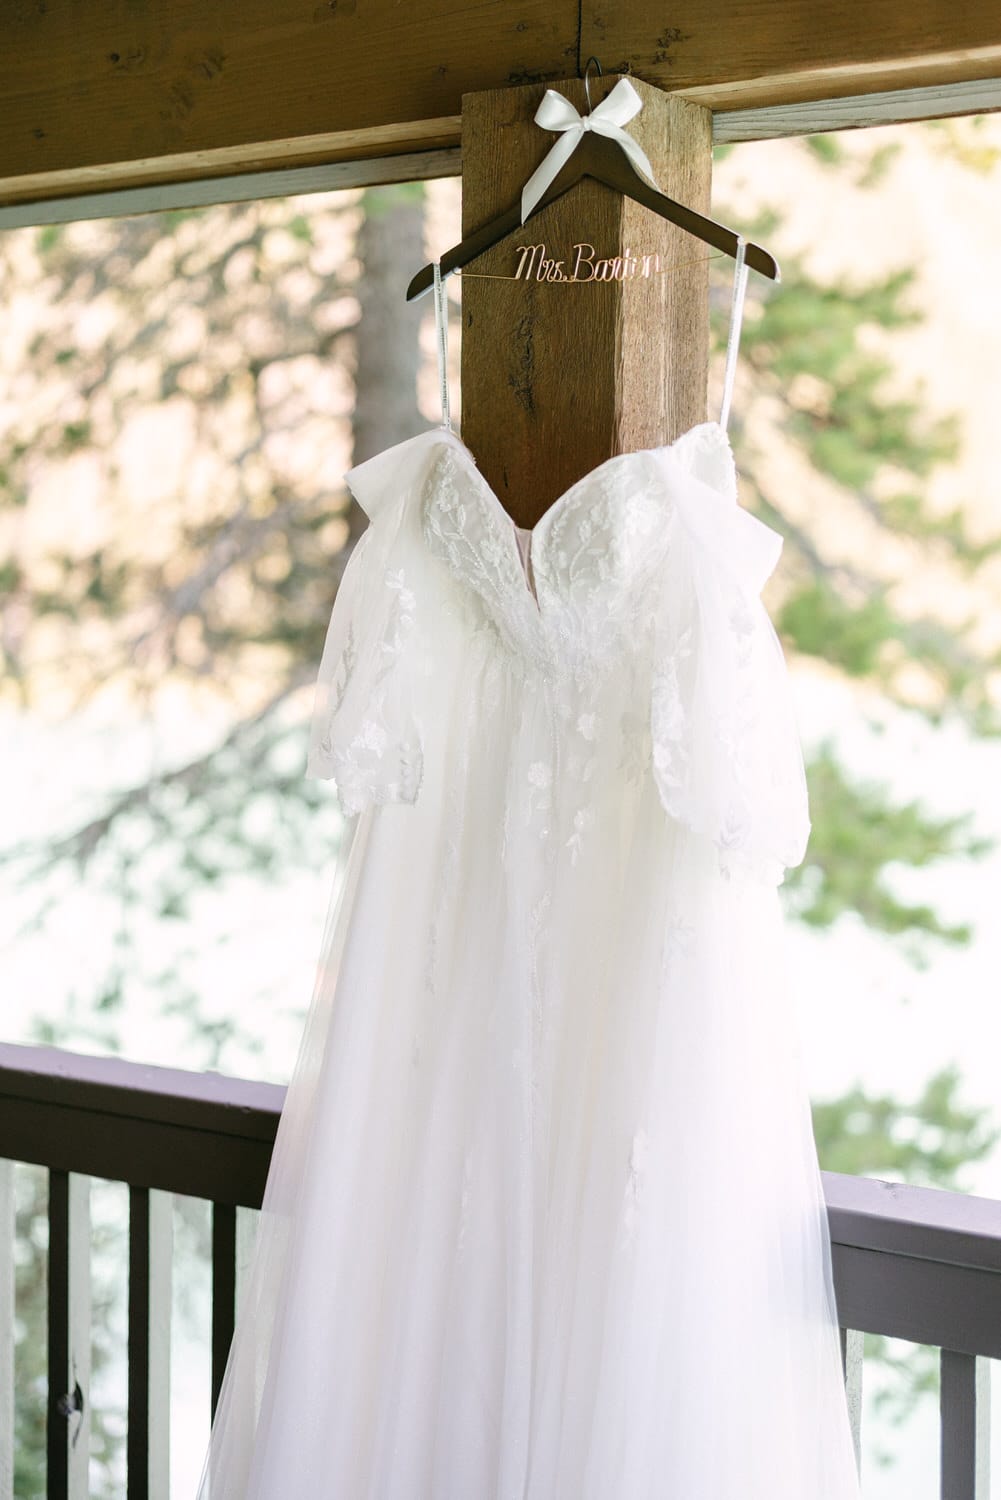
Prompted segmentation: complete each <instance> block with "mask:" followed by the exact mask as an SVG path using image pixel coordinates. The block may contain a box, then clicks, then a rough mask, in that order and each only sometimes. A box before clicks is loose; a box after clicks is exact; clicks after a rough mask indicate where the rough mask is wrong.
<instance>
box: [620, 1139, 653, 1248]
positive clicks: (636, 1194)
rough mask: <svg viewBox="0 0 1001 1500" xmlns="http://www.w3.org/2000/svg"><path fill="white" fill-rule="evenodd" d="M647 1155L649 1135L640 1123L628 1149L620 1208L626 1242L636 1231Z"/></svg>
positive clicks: (648, 1154) (647, 1159) (648, 1155)
mask: <svg viewBox="0 0 1001 1500" xmlns="http://www.w3.org/2000/svg"><path fill="white" fill-rule="evenodd" d="M649 1157H650V1137H649V1135H648V1134H647V1132H646V1130H645V1129H644V1128H643V1127H642V1125H641V1126H640V1127H639V1129H638V1130H637V1131H636V1133H635V1135H634V1136H633V1139H632V1145H631V1147H630V1151H629V1176H628V1178H627V1180H626V1191H625V1200H624V1206H623V1210H622V1235H623V1239H624V1241H625V1243H626V1244H629V1243H630V1241H631V1240H632V1239H633V1238H634V1236H635V1233H636V1223H637V1218H638V1215H639V1212H640V1209H641V1207H642V1200H643V1189H644V1186H645V1178H646V1171H647V1165H648V1162H649Z"/></svg>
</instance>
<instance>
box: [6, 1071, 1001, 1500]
mask: <svg viewBox="0 0 1001 1500" xmlns="http://www.w3.org/2000/svg"><path fill="white" fill-rule="evenodd" d="M284 1095H285V1091H284V1089H283V1088H281V1087H280V1086H277V1085H274V1084H266V1083H250V1082H247V1081H245V1080H242V1079H236V1078H227V1077H224V1076H222V1075H221V1074H217V1073H188V1072H183V1071H180V1070H177V1069H172V1068H160V1067H153V1066H145V1065H139V1064H136V1063H130V1062H124V1061H122V1060H120V1059H115V1058H95V1057H86V1056H81V1055H78V1054H75V1053H70V1052H63V1051H60V1050H58V1049H55V1048H49V1047H23V1046H12V1045H9V1044H8V1045H0V1500H11V1497H12V1478H11V1474H12V1459H13V1455H12V1453H11V1452H10V1447H11V1443H10V1437H9V1435H10V1434H11V1433H12V1432H13V1430H14V1425H13V1416H14V1380H13V1367H14V1285H13V1282H14V1273H13V1265H14V1255H13V1236H14V1208H13V1167H12V1163H14V1162H30V1163H35V1164H38V1165H41V1166H43V1167H45V1168H47V1169H48V1174H49V1208H48V1214H49V1251H48V1258H49V1266H48V1380H49V1394H48V1409H47V1417H46V1431H47V1454H48V1463H47V1495H48V1500H83V1497H85V1496H86V1494H87V1469H88V1450H89V1427H90V1393H89V1389H88V1381H89V1350H90V1227H89V1217H90V1216H89V1187H90V1182H89V1180H90V1178H91V1177H97V1178H102V1179H111V1180H113V1181H117V1182H120V1183H125V1184H127V1185H128V1189H129V1287H128V1307H129V1313H128V1433H127V1440H126V1461H127V1471H128V1482H127V1500H147V1497H152V1500H167V1495H168V1487H169V1479H168V1462H169V1460H168V1448H167V1434H168V1432H169V1355H170V1300H171V1224H172V1217H171V1199H170V1194H172V1193H182V1194H185V1195H188V1196H189V1197H195V1198H201V1199H205V1200H207V1201H208V1202H209V1203H210V1204H211V1205H212V1357H211V1359H212V1379H211V1402H212V1409H213V1410H214V1409H215V1403H216V1400H217V1398H218V1393H219V1385H220V1382H221V1379H222V1373H223V1369H224V1367H225V1362H226V1355H227V1352H228V1349H229V1344H230V1340H231V1338H232V1334H233V1325H234V1318H235V1309H236V1301H237V1210H238V1209H239V1208H240V1207H241V1206H242V1207H245V1208H251V1209H253V1208H259V1207H260V1203H261V1197H262V1193H263V1189H264V1183H265V1180H266V1177H267V1171H268V1163H269V1161H270V1156H271V1150H272V1146H273V1143H274V1136H275V1130H276V1127H277V1124H278V1118H279V1113H280V1111H281V1107H282V1102H283V1099H284ZM823 1175H824V1187H825V1192H826V1196H827V1204H828V1212H829V1217H830V1225H831V1237H832V1242H833V1254H834V1278H835V1289H836V1293H837V1301H838V1312H839V1317H840V1319H841V1322H842V1325H843V1327H842V1353H843V1357H844V1367H845V1379H846V1385H847V1389H848V1395H849V1405H850V1408H851V1411H852V1419H853V1428H854V1434H855V1444H856V1453H857V1454H860V1452H861V1448H860V1428H861V1396H862V1374H863V1367H862V1338H863V1334H864V1333H865V1332H870V1333H879V1334H886V1335H889V1336H891V1337H894V1338H900V1339H906V1340H909V1341H912V1342H914V1343H917V1344H925V1345H931V1346H933V1347H934V1348H936V1349H938V1350H940V1351H941V1353H940V1360H941V1383H940V1408H941V1465H940V1493H941V1497H942V1500H988V1492H989V1477H988V1463H989V1436H988V1434H989V1420H990V1402H989V1388H988V1374H989V1365H988V1363H987V1361H988V1359H998V1358H1001V1203H996V1202H994V1201H993V1200H990V1199H986V1198H976V1197H972V1196H969V1195H966V1194H961V1193H948V1192H943V1191H941V1190H939V1189H934V1188H919V1187H908V1186H902V1185H901V1184H898V1183H890V1182H880V1181H875V1180H872V1179H869V1178H860V1177H849V1176H844V1175H842V1174H839V1173H832V1172H825V1173H824V1174H823Z"/></svg>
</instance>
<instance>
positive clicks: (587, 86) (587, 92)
mask: <svg viewBox="0 0 1001 1500" xmlns="http://www.w3.org/2000/svg"><path fill="white" fill-rule="evenodd" d="M592 63H594V66H595V67H596V68H597V70H598V77H599V78H603V77H604V74H603V73H602V71H601V63H600V62H599V61H598V59H597V58H596V57H589V58H588V60H587V62H586V63H585V64H584V98H585V99H586V100H587V112H588V114H590V113H591V79H590V73H591V64H592Z"/></svg>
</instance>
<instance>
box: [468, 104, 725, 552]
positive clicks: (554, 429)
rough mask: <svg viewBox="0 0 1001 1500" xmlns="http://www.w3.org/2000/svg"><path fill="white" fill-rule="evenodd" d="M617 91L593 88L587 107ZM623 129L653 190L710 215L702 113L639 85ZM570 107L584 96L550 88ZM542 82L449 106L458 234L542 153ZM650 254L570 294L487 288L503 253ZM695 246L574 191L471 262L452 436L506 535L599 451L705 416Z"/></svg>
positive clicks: (665, 437) (552, 287)
mask: <svg viewBox="0 0 1001 1500" xmlns="http://www.w3.org/2000/svg"><path fill="white" fill-rule="evenodd" d="M615 82H616V80H615V79H614V78H613V79H608V80H602V82H601V83H599V84H596V85H594V86H592V100H593V102H594V103H597V102H598V99H599V98H600V97H603V94H604V92H605V91H606V90H607V88H610V87H611V86H612V85H613V84H614V83H615ZM637 87H638V90H639V92H640V94H641V96H642V98H643V101H644V107H643V110H642V112H641V113H640V114H639V115H638V116H637V117H636V119H635V120H633V121H631V122H630V127H629V128H630V131H631V133H632V134H634V135H635V136H636V138H637V139H638V140H639V142H640V144H641V145H642V146H643V148H644V150H645V151H646V152H647V155H648V156H649V158H650V161H651V164H652V166H653V169H654V173H655V175H656V177H657V180H658V182H659V184H660V186H661V188H662V189H663V191H664V192H666V193H668V194H669V195H670V196H671V197H674V198H679V199H681V200H682V201H683V202H685V203H687V204H689V205H690V206H691V207H693V208H695V209H698V210H699V211H701V212H703V213H705V212H708V209H709V196H710V181H711V166H712V116H711V114H710V113H709V111H708V110H706V109H703V108H702V107H701V106H700V105H693V104H691V103H688V102H687V101H685V100H681V99H675V98H672V97H671V96H669V95H667V94H664V93H662V92H661V91H660V90H659V89H655V88H652V87H651V86H650V85H647V84H642V83H638V84H637ZM558 88H559V91H560V92H561V93H563V94H565V95H566V96H567V97H568V98H569V99H571V100H572V101H573V103H574V104H575V105H576V106H577V108H578V109H583V108H584V87H583V84H581V83H580V82H578V81H577V80H576V79H569V80H564V81H562V82H561V83H560V84H559V85H558ZM543 91H544V90H543V87H542V85H529V86H526V87H524V88H519V89H497V90H490V91H487V92H485V93H476V94H471V95H468V96H466V97H465V98H464V99H463V142H462V155H463V232H464V233H466V232H468V231H470V230H472V229H474V228H476V227H478V226H479V225H480V224H482V223H483V221H484V220H485V219H489V218H491V217H492V216H493V215H494V214H496V213H497V212H498V211H500V210H501V209H503V208H506V207H508V206H509V205H510V204H511V203H512V202H514V201H516V199H517V197H518V194H519V193H520V191H521V188H522V185H523V183H524V182H525V180H526V179H527V178H528V176H529V175H530V173H531V172H532V171H533V170H534V169H535V167H536V166H538V164H539V162H540V161H541V160H542V158H543V157H544V156H545V154H546V152H547V151H548V150H549V148H550V146H551V145H552V143H553V137H552V136H551V135H549V134H548V133H546V132H544V131H542V130H541V129H540V128H539V127H538V126H537V125H535V124H534V121H533V116H534V114H535V110H536V108H537V107H538V103H539V100H540V99H541V97H542V94H543ZM582 241H583V242H587V243H588V244H590V245H593V246H594V247H595V249H596V251H597V254H598V256H599V257H602V258H612V257H614V256H617V255H623V254H624V253H625V252H626V250H627V249H628V250H631V251H633V252H634V253H636V252H643V253H651V254H652V253H658V254H660V255H661V256H663V257H664V261H665V263H666V264H668V265H670V266H673V267H674V268H675V269H673V270H670V271H669V272H668V274H666V275H662V276H656V277H651V278H650V279H640V278H636V279H633V280H627V281H608V282H601V283H591V282H588V283H584V284H578V285H566V284H549V283H539V282H535V281H531V282H529V281H523V280H519V281H511V280H503V279H501V280H491V279H489V277H490V276H491V275H493V274H497V275H499V276H501V277H504V276H510V275H511V274H513V272H514V270H515V268H516V264H517V254H516V250H517V247H518V246H519V245H521V244H545V246H546V247H547V252H548V254H549V255H550V256H552V257H555V258H557V259H563V260H564V261H566V262H569V261H571V260H572V257H573V254H574V251H573V246H574V245H575V244H576V243H579V242H582ZM708 255H709V250H708V247H707V246H705V245H704V244H703V243H702V241H700V240H696V239H694V238H693V237H691V236H689V235H687V234H685V233H684V231H682V230H680V229H678V228H677V227H676V226H674V225H673V224H669V223H667V222H666V221H665V220H663V219H661V218H659V217H658V216H657V215H655V214H653V213H650V212H649V211H648V210H646V209H643V208H640V207H639V206H638V205H637V204H635V203H633V202H632V201H631V200H629V199H626V198H623V197H621V196H620V195H619V194H617V193H614V192H612V191H611V190H609V189H608V188H606V187H603V186H602V185H601V184H600V183H597V182H593V181H590V180H585V181H583V182H581V183H580V184H579V185H578V186H577V187H575V188H573V189H571V191H570V192H569V193H567V194H565V195H564V196H563V197H562V198H560V199H559V200H558V201H557V202H555V203H551V204H549V205H548V207H546V208H544V209H541V210H540V211H539V212H538V213H537V214H535V215H534V216H533V217H532V218H531V219H530V221H529V223H528V224H527V225H526V226H525V228H524V230H523V231H522V232H521V233H520V234H519V235H516V236H512V237H511V238H509V239H508V240H507V241H505V242H504V243H503V244H501V245H499V246H497V247H496V248H495V249H494V250H491V251H490V252H488V254H486V255H484V256H481V257H480V259H479V260H478V261H477V262H475V264H474V265H473V266H471V267H470V270H472V271H477V272H480V273H485V274H483V275H481V276H467V277H464V279H463V286H462V430H463V437H464V439H465V441H466V442H467V444H468V445H469V447H470V448H471V449H472V451H473V453H474V454H475V455H476V458H477V461H478V463H479V467H480V469H481V472H482V473H483V475H484V477H485V479H486V480H487V482H488V484H490V485H491V487H492V488H493V489H494V491H495V492H496V494H497V495H498V497H499V498H500V499H501V501H502V502H503V504H504V505H505V507H506V508H507V509H508V511H509V513H510V514H511V515H512V517H513V518H514V520H515V521H516V522H517V523H518V525H520V526H531V525H534V524H535V523H536V522H537V521H538V519H539V517H540V516H541V515H542V514H543V512H544V511H545V510H546V509H547V507H548V506H549V505H551V504H552V502H553V501H554V500H555V499H556V498H557V497H558V496H559V495H561V494H562V493H563V492H564V491H565V490H567V489H568V488H569V487H570V485H572V484H573V483H574V482H575V481H576V480H577V479H579V478H580V477H581V476H582V475H583V474H586V473H588V472H590V471H591V470H592V469H594V468H595V467H596V466H597V465H598V464H600V463H602V462H604V460H605V459H607V458H610V457H611V456H612V455H613V454H616V453H621V452H629V451H633V450H635V449H638V448H646V447H651V446H655V445H656V444H659V443H664V442H667V441H670V440H671V439H672V438H673V437H675V436H676V435H677V434H678V433H679V432H681V431H683V430H684V429H685V428H687V427H691V426H693V425H694V424H695V423H696V422H699V421H702V420H703V419H704V418H705V416H706V386H707V378H708V356H709V323H708V311H709V276H708V259H707V257H708Z"/></svg>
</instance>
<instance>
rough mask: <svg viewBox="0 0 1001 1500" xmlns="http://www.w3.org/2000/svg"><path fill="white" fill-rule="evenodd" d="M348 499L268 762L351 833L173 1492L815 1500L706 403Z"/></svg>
mask: <svg viewBox="0 0 1001 1500" xmlns="http://www.w3.org/2000/svg"><path fill="white" fill-rule="evenodd" d="M737 307H738V302H737V298H736V296H735V299H734V308H735V309H736V308H737ZM738 324H739V318H737V317H734V318H732V320H731V341H730V352H731V355H732V354H733V353H735V347H736V328H737V326H738ZM732 370H733V360H732V358H730V359H728V361H727V386H726V397H725V401H724V411H725V410H726V409H727V406H728V401H729V391H730V383H731V381H732ZM348 481H349V483H350V486H351V489H352V491H353V493H354V495H355V496H356V497H357V499H358V501H359V502H360V504H361V505H362V506H363V507H364V509H365V511H366V512H367V514H368V516H369V518H370V525H369V527H368V529H367V530H366V532H365V534H364V536H363V537H362V539H361V541H360V543H359V544H358V545H357V547H356V549H355V551H354V554H353V556H352V557H351V559H350V561H349V564H348V567H347V569H346V571H345V574H344V578H343V581H342V583H341V586H340V589H339V591H338V594H337V599H336V602H335V604H334V609H333V615H332V618H331V621H330V627H329V632H328V636H327V642H326V648H325V651H324V654H323V661H322V665H321V668H320V676H319V685H318V691H317V697H316V707H315V713H314V718H313V726H312V741H311V747H310V753H309V767H308V770H309V774H311V775H314V776H320V777H332V778H333V779H334V781H335V783H336V790H337V794H338V796H339V798H340V800H341V803H342V804H343V807H344V808H345V810H346V811H347V812H348V813H350V814H357V815H358V816H357V819H356V821H355V822H354V825H353V835H352V842H351V847H350V853H349V857H348V860H347V865H346V869H345V872H344V875H343V880H342V883H341V885H340V888H339V890H338V892H337V894H336V896H335V897H334V898H333V900H332V904H331V911H330V916H329V918H328V925H327V930H326V933H325V935H324V939H323V948H322V953H321V959H320V965H319V970H318V976H317V981H316V987H315V991H314V994H313V998H312V1004H311V1007H310V1010H309V1015H308V1018H307V1021H306V1026H305V1031H304V1035H303V1040H302V1043H301V1049H300V1052H299V1056H298V1059H297V1062H296V1065H295V1070H294V1073H293V1076H292V1079H291V1082H290V1085H289V1088H288V1093H287V1099H286V1105H285V1109H284V1111H283V1114H282V1118H281V1121H280V1125H279V1130H278V1136H277V1141H276V1145H275V1152H274V1157H273V1161H272V1166H271V1171H270V1175H269V1178H268V1183H267V1189H266V1193H265V1197H264V1204H263V1209H262V1213H261V1216H260V1219H259V1221H258V1231H257V1240H256V1245H255V1250H254V1256H253V1260H252V1263H251V1267H250V1270H249V1273H248V1276H247V1280H246V1283H245V1287H244V1291H243V1294H242V1297H241V1303H240V1310H239V1315H238V1320H237V1328H236V1334H235V1338H234V1341H233V1345H232V1349H231V1351H230V1357H229V1363H228V1365H227V1368H226V1373H225V1379H224V1382H223V1386H222V1391H221V1395H220V1400H219V1405H218V1408H217V1411H216V1416H215V1420H214V1424H213V1428H212V1435H211V1440H210V1444H209V1450H208V1453H207V1455H206V1460H205V1465H204V1469H203V1474H202V1480H201V1484H200V1487H199V1491H198V1495H199V1500H857V1496H858V1493H859V1491H858V1481H857V1477H856V1470H855V1458H854V1450H853V1446H852V1441H851V1435H850V1427H849V1418H848V1409H847V1401H846V1396H845V1391H844V1385H843V1381H842V1370H841V1358H840V1347H839V1339H838V1325H837V1314H836V1309H835V1301H834V1292H833V1286H832V1280H831V1263H830V1241H829V1231H828V1223H827V1216H826V1210H825V1204H824V1199H823V1195H822V1187H821V1180H820V1175H819V1170H818V1164H817V1155H816V1147H815V1143H814V1138H813V1134H812V1128H811V1117H810V1110H809V1103H808V1098H807V1093H806V1089H805V1085H804V1081H803V1076H802V1072H801V1063H800V1051H799V1043H798V1040H797V1027H796V1019H795V1012H794V1010H793V1008H792V1006H791V1003H790V999H789V996H788V992H787V988H786V984H785V980H784V975H783V953H782V926H781V911H780V906H779V897H778V892H777V884H778V883H779V882H780V880H781V877H782V871H783V869H784V867H787V866H790V865H794V864H796V863H797V862H798V861H799V860H800V859H801V858H802V856H803V854H804V850H805V846H806V841H807V835H808V832H809V821H808V810H807V797H806V787H805V780H804V775H803V764H802V756H801V751H800V746H799V742H798V738H797V733H796V726H795V722H794V718H793V714H792V711H791V706H790V695H789V689H788V683H787V676H786V667H785V663H784V660H783V655H782V651H781V647H780V645H779V642H778V639H777V636H776V634H775V632H774V630H773V628H772V625H771V623H770V621H769V618H768V616H767V614H766V612H765V609H764V607H763V605H762V603H761V601H760V598H759V591H760V589H761V587H762V584H763V583H764V581H765V579H766V578H767V577H768V575H769V573H770V572H771V570H772V569H773V567H774V565H775V562H776V559H777V557H778V553H779V550H780V547H781V540H780V538H779V536H778V535H777V534H776V533H775V532H773V531H772V530H770V529H769V528H768V527H766V526H765V525H763V524H762V523H761V522H759V521H758V520H756V519H755V518H753V517H752V516H751V515H750V514H749V513H747V512H745V511H743V510H742V509H741V508H740V507H739V506H738V504H737V495H736V479H735V470H734V462H733V457H732V452H731V448H730V444H729V441H728V438H727V435H726V430H725V423H724V422H715V421H709V422H703V423H700V424H699V425H698V426H696V427H694V428H692V429H691V430H690V431H688V432H686V433H684V434H683V435H682V436H681V437H680V438H678V439H677V440H676V441H675V442H673V443H670V444H668V445H666V446H664V447H661V448H655V449H650V450H644V451H641V452H633V453H623V454H620V455H618V456H616V457H613V458H610V459H609V460H608V461H607V462H605V463H603V464H601V465H599V467H598V468H596V469H595V470H594V471H593V472H592V473H589V474H587V475H585V476H584V478H582V479H580V480H579V481H578V482H577V483H576V484H574V485H572V486H571V488H570V489H568V490H567V491H566V492H565V494H563V495H562V496H560V498H559V499H558V500H557V501H556V502H555V504H553V505H552V506H551V507H550V508H549V510H548V511H547V512H546V513H545V515H544V516H543V518H542V520H541V521H540V522H539V524H538V525H537V526H536V527H535V528H534V530H532V531H531V532H526V531H521V530H519V529H518V528H516V527H515V526H514V524H513V522H512V521H511V520H510V518H509V517H508V515H507V513H506V512H505V510H504V509H503V506H502V504H501V502H500V500H499V499H498V497H497V496H496V494H494V493H493V492H492V491H491V489H490V488H489V487H488V485H487V484H486V482H485V481H484V479H483V477H482V476H481V474H480V472H479V471H478V469H477V467H476V463H475V460H474V458H473V455H472V454H471V453H470V451H469V450H468V448H466V447H465V446H464V444H463V443H462V442H461V440H460V439H459V438H458V437H457V436H456V435H455V434H454V433H453V432H452V431H451V430H449V429H448V428H447V427H446V426H442V427H441V428H436V429H433V430H431V431H428V432H424V433H421V434H420V435H419V436H417V437H414V438H412V439H410V440H408V441H406V442H403V443H399V444H398V445H397V446H395V447H393V448H391V449H389V450H388V451H387V452H384V453H382V454H380V455H379V456H378V457H376V458H373V459H371V460H369V461H368V462H365V463H362V464H361V465H360V466H358V467H356V468H355V469H353V470H352V471H351V473H350V474H349V475H348Z"/></svg>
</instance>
